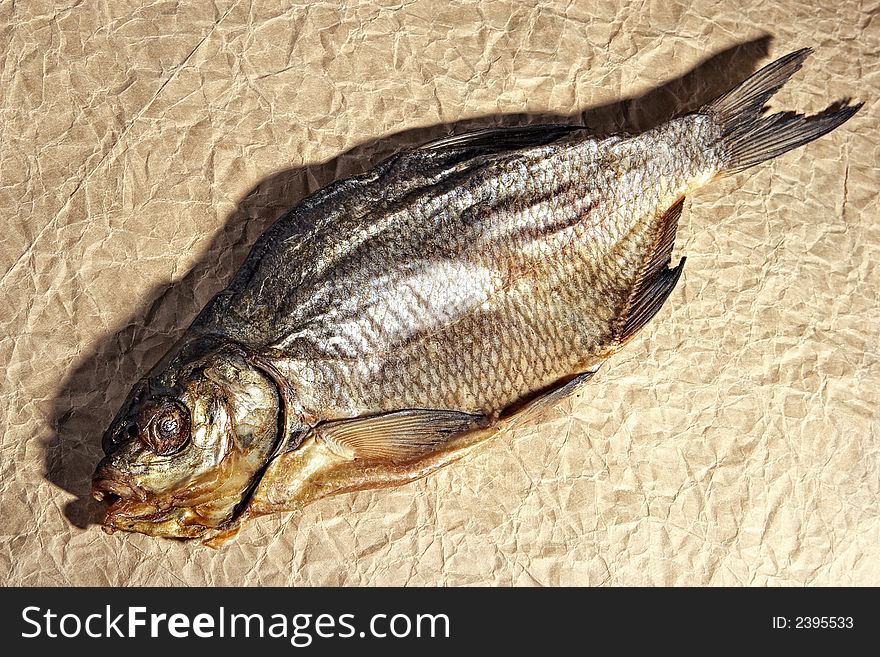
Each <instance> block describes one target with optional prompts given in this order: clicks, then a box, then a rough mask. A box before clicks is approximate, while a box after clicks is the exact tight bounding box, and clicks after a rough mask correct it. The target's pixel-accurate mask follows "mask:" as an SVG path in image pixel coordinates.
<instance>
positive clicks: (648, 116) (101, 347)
mask: <svg viewBox="0 0 880 657" xmlns="http://www.w3.org/2000/svg"><path fill="white" fill-rule="evenodd" d="M770 40H771V37H770V36H762V37H760V38H757V39H754V40H751V41H748V42H746V43H743V44H739V45H737V46H734V47H731V48H728V49H727V50H724V51H722V52H719V53H717V54H715V55H713V56H711V57H709V58H708V59H706V60H704V61H703V62H702V63H701V64H699V65H698V66H696V67H695V68H693V69H692V70H691V71H689V72H688V73H686V74H684V75H682V76H681V77H678V78H675V79H673V80H670V81H668V82H666V83H664V84H662V85H660V86H658V87H656V88H654V89H652V90H650V91H648V92H647V93H645V94H643V95H641V96H635V97H630V98H625V99H622V100H619V101H616V102H614V103H609V104H606V105H601V106H596V107H591V108H587V109H584V110H582V111H580V112H578V113H575V114H527V113H520V114H503V115H490V116H480V117H475V118H470V119H466V120H462V121H455V122H452V123H444V124H438V125H433V126H428V127H422V128H414V129H410V130H404V131H401V132H398V133H396V134H392V135H386V136H382V137H380V138H377V139H374V140H370V141H367V142H364V143H362V144H359V145H358V146H355V147H354V148H352V149H351V150H349V151H347V152H345V153H342V154H341V155H339V156H337V157H335V158H333V159H332V160H329V161H327V162H324V163H322V164H313V165H307V166H302V167H295V168H291V169H286V170H283V171H280V172H278V173H275V174H273V175H271V176H269V177H267V178H266V179H264V180H262V181H261V182H260V183H259V184H258V185H256V186H255V187H254V188H253V189H252V190H251V191H250V192H249V193H248V194H247V195H246V196H245V197H244V198H243V199H242V200H241V202H240V203H239V204H238V206H237V208H236V209H235V210H234V211H233V212H232V214H230V216H229V217H228V218H227V219H226V221H225V223H224V225H223V227H222V228H220V229H219V231H218V232H217V233H216V235H214V237H213V239H212V241H211V244H210V246H209V247H208V249H207V250H206V251H205V253H204V254H203V255H202V257H201V259H200V260H199V261H198V262H197V263H196V264H195V266H193V268H192V269H191V270H190V271H189V273H187V274H186V275H185V276H184V277H183V278H182V279H180V280H179V281H176V282H169V283H165V284H162V285H157V286H156V287H154V288H153V289H152V290H151V291H150V293H149V294H147V295H146V297H145V300H144V303H143V305H142V306H141V307H140V308H139V310H137V311H136V312H135V313H133V314H132V315H131V316H130V317H129V318H128V319H126V320H125V321H123V322H122V323H121V324H119V325H118V327H117V328H116V329H115V330H112V331H110V332H108V333H106V334H105V335H103V336H102V337H100V338H99V339H98V340H97V342H96V343H95V344H93V345H91V346H90V347H88V351H87V353H86V354H85V355H84V356H83V357H82V358H81V359H80V360H79V361H78V362H77V363H76V364H75V365H74V366H73V367H72V368H71V370H70V371H69V372H67V373H66V374H65V378H64V380H63V382H62V384H61V386H60V388H59V391H58V393H57V394H56V396H55V397H54V399H53V400H52V407H51V415H50V422H51V429H52V433H51V435H50V436H49V437H48V438H47V440H46V441H45V444H44V448H45V460H44V467H45V476H46V478H47V479H48V480H49V481H50V482H52V483H54V484H55V485H57V486H59V487H60V488H62V489H63V490H65V491H67V492H69V493H72V494H73V495H75V496H76V499H74V500H72V501H70V502H69V503H68V504H67V505H66V507H65V509H64V514H65V516H66V517H67V519H68V520H69V521H70V522H71V523H72V524H73V525H75V526H77V527H80V528H84V527H87V526H88V525H89V524H92V523H96V522H99V521H100V518H101V516H102V515H103V512H104V510H105V508H106V507H105V505H104V504H103V503H101V502H97V501H94V500H93V499H92V498H91V495H90V484H91V476H92V473H93V471H94V468H95V466H96V465H97V463H98V461H99V460H100V459H101V457H102V456H103V453H102V451H101V446H100V443H101V434H102V433H103V431H104V429H105V428H106V427H107V426H108V425H109V423H110V421H111V420H112V419H113V417H114V415H115V414H116V411H117V410H118V408H119V406H120V405H121V404H122V402H123V401H124V399H125V397H126V395H127V394H128V391H129V390H130V388H131V386H132V385H134V383H135V382H136V381H137V380H138V379H140V377H141V376H143V375H144V373H146V372H147V371H148V370H149V369H150V368H151V367H152V366H153V365H154V364H155V363H156V362H157V361H158V360H159V359H160V358H161V357H162V356H163V355H164V353H165V352H166V351H167V350H168V349H169V348H170V347H171V346H172V345H173V344H174V343H175V342H176V341H177V340H178V339H179V338H180V337H181V336H182V335H183V333H184V332H185V330H186V328H187V327H188V326H189V324H190V323H191V322H192V320H193V319H194V318H195V316H196V315H197V314H198V312H199V310H201V308H202V307H203V306H204V305H205V303H207V302H208V300H210V298H211V297H212V296H213V295H214V294H216V293H217V292H219V291H220V290H222V289H223V288H224V287H225V285H226V284H227V283H228V281H229V280H230V279H231V277H232V275H233V274H234V272H235V271H236V270H237V269H238V268H239V267H240V266H241V264H242V262H243V261H244V259H245V258H246V256H247V253H248V251H249V250H250V247H251V246H252V245H253V243H254V242H255V241H256V239H257V237H258V236H259V235H260V234H261V233H263V232H264V231H265V230H266V229H267V228H268V227H269V226H270V225H271V224H272V223H273V222H274V221H275V220H276V219H277V218H278V217H279V216H280V215H281V214H283V213H284V212H285V211H286V210H287V209H289V208H290V207H292V206H294V205H296V204H297V203H299V202H300V201H301V200H302V199H303V198H305V197H306V196H308V195H309V194H310V193H312V192H314V191H316V190H318V189H320V188H321V187H323V186H325V185H327V184H329V183H330V182H332V181H334V180H336V179H339V178H343V177H348V176H352V175H357V174H359V173H363V172H365V171H367V170H368V169H370V168H371V167H372V166H374V165H376V164H378V162H380V161H381V160H382V159H384V158H385V157H388V156H390V155H392V154H393V153H395V152H398V151H400V150H402V149H405V148H409V147H412V146H416V145H419V144H421V143H424V142H426V141H430V140H432V139H438V138H441V137H444V136H447V135H451V134H461V133H463V132H467V131H469V130H476V129H480V128H486V127H497V126H521V125H527V124H537V123H567V124H576V125H582V126H585V127H587V128H589V129H590V130H592V131H594V132H596V133H598V134H610V133H614V132H621V131H623V132H631V133H637V132H641V131H644V130H647V129H650V128H652V127H654V126H656V125H658V124H660V123H662V122H664V121H666V120H668V119H670V118H673V117H674V116H677V115H678V114H681V113H683V112H687V111H692V110H695V109H697V108H698V107H700V106H701V105H703V104H705V103H706V102H708V101H710V100H712V99H713V98H715V97H717V96H719V95H721V94H722V93H724V92H726V91H727V90H728V89H730V88H731V87H733V86H735V85H736V84H737V83H739V82H741V81H742V80H744V79H745V78H746V77H748V75H749V74H750V73H752V72H753V71H754V70H755V68H756V67H757V64H758V62H760V61H761V60H762V59H763V58H765V57H766V56H767V54H768V50H769V44H770Z"/></svg>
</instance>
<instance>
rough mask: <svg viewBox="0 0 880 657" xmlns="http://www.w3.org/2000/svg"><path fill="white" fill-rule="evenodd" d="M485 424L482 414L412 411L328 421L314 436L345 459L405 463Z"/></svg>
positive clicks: (317, 429) (486, 422)
mask: <svg viewBox="0 0 880 657" xmlns="http://www.w3.org/2000/svg"><path fill="white" fill-rule="evenodd" d="M486 424H488V421H487V419H486V418H485V417H484V416H482V415H471V414H469V413H461V412H458V411H445V410H423V409H410V410H404V411H395V412H393V413H386V414H384V415H373V416H369V417H358V418H353V419H350V420H336V421H332V422H325V423H324V424H321V425H318V426H317V427H316V428H315V437H316V439H317V440H318V441H320V442H323V443H324V444H325V445H327V447H329V448H330V450H331V451H333V452H334V453H336V454H338V455H339V456H343V457H345V458H351V459H373V460H382V461H391V462H394V463H405V462H407V461H412V460H414V459H418V458H420V457H422V456H424V455H426V454H429V453H431V452H436V451H440V450H442V449H443V448H444V446H446V445H447V444H448V443H449V442H450V441H451V440H452V439H453V438H454V437H455V436H457V435H460V434H462V433H464V432H466V431H469V430H471V429H476V428H480V427H483V426H485V425H486Z"/></svg>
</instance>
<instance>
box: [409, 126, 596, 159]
mask: <svg viewBox="0 0 880 657" xmlns="http://www.w3.org/2000/svg"><path fill="white" fill-rule="evenodd" d="M583 129H584V127H583V126H579V125H565V124H561V123H560V124H546V125H525V126H519V127H515V128H486V129H484V130H475V131H473V132H465V133H464V134H461V135H452V136H451V137H444V138H442V139H437V140H435V141H430V142H428V143H427V144H423V145H421V146H419V147H418V149H417V150H420V151H428V150H433V151H439V150H457V149H463V150H468V149H476V150H479V151H481V152H485V153H497V152H501V151H508V150H516V149H518V148H529V147H531V146H543V145H544V144H549V143H551V142H553V141H556V140H557V139H559V138H561V137H564V136H565V135H567V134H569V133H571V132H574V131H575V130H583Z"/></svg>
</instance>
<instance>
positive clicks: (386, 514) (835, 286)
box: [0, 0, 880, 586]
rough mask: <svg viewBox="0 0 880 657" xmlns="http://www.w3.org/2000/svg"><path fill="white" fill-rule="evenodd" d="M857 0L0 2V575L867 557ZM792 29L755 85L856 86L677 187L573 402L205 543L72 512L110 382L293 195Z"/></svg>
mask: <svg viewBox="0 0 880 657" xmlns="http://www.w3.org/2000/svg"><path fill="white" fill-rule="evenodd" d="M533 4H534V6H533ZM870 11H871V9H870V8H867V7H865V6H864V5H862V3H859V2H856V1H854V0H848V1H844V2H836V3H834V4H833V5H828V6H827V7H822V6H814V5H808V4H805V3H799V2H795V1H794V0H769V1H768V0H743V1H742V2H738V3H735V5H731V6H730V7H728V6H727V5H723V3H716V2H710V1H708V0H700V1H698V2H693V3H692V2H683V1H681V0H677V1H673V2H647V3H644V2H621V3H618V4H617V6H614V4H613V3H573V2H566V1H560V2H541V3H518V2H509V1H501V2H481V1H476V0H463V1H461V2H455V3H438V2H433V1H431V0H421V1H415V2H404V3H399V2H395V3H373V2H353V3H346V7H345V8H334V7H333V6H332V5H330V4H327V3H320V4H315V5H313V4H311V3H306V2H301V3H298V4H294V5H286V4H285V5H284V6H282V4H281V3H277V2H266V3H248V2H228V1H227V0H218V1H217V2H214V3H194V2H180V3H174V5H173V6H170V5H168V4H167V3H164V2H151V1H150V0H147V1H146V2H144V3H137V4H135V5H127V4H125V3H103V4H100V5H98V4H94V3H76V4H74V5H72V6H69V7H62V6H61V5H57V6H56V5H53V4H52V3H47V2H28V3H4V4H2V5H0V17H2V20H0V25H2V28H0V30H2V34H3V38H2V40H0V43H4V44H5V47H4V53H3V60H2V61H3V66H2V74H0V75H2V88H3V93H2V94H0V107H2V112H0V130H2V133H0V134H2V138H0V177H2V185H0V212H2V216H3V221H2V225H3V227H4V231H3V232H4V235H3V239H2V240H0V272H2V273H0V325H2V331H0V369H2V371H3V372H4V373H5V376H4V377H3V381H2V386H3V388H2V397H0V400H2V401H0V404H2V406H0V408H2V410H0V428H2V431H0V441H2V446H0V454H2V461H0V491H2V500H3V523H2V525H0V533H2V534H0V573H2V575H0V577H2V582H3V583H4V584H23V585H38V584H43V585H47V584H48V585H54V584H76V585H85V584H91V585H108V584H109V585H114V586H118V585H135V584H138V585H147V584H168V585H178V584H179V585H184V584H187V585H194V584H208V585H212V584H213V585H232V584H275V585H278V584H296V585H305V584H321V585H342V584H386V585H401V584H410V585H420V584H448V585H459V584H499V585H558V584H590V585H635V584H642V585H643V584H649V585H660V584H675V585H682V584H690V585H696V584H712V585H715V584H728V585H763V584H771V585H793V584H809V585H819V584H874V585H877V584H880V502H878V501H880V462H878V454H880V450H878V444H880V443H878V441H880V438H878V435H880V431H878V428H880V424H878V395H880V392H878V391H880V360H878V344H880V335H878V326H880V321H878V320H880V312H878V305H880V304H878V290H880V276H878V267H877V263H878V262H880V224H878V222H877V207H878V204H877V190H878V181H880V176H878V165H877V163H878V162H880V148H878V144H880V131H878V130H877V127H878V102H877V99H878V98H880V74H878V59H877V56H876V54H877V52H878V46H880V43H878V41H880V39H878V26H877V21H873V22H872V21H871V17H870V13H869V12H870ZM769 31H772V33H773V36H774V38H773V39H772V40H770V39H768V38H767V33H768V32H769ZM802 46H813V47H815V48H816V52H815V54H814V55H813V56H812V57H811V58H810V59H809V60H808V61H807V64H806V66H805V68H804V69H803V71H802V72H801V73H799V74H798V75H797V76H796V77H795V79H794V80H792V82H791V83H790V84H789V85H788V86H787V87H786V88H785V89H784V90H783V91H782V92H781V93H780V94H779V95H778V96H777V97H776V98H774V100H773V102H772V105H773V107H774V108H785V109H799V110H807V111H816V110H819V109H822V108H824V107H825V106H826V105H827V104H829V103H830V102H832V101H834V100H837V99H840V98H845V97H850V96H851V97H854V98H856V99H860V100H864V101H866V103H867V104H866V105H865V107H864V108H863V109H862V111H861V112H860V113H859V114H858V115H857V116H856V117H855V118H854V119H852V120H851V121H850V122H849V123H847V124H846V125H844V126H843V127H841V128H840V129H838V130H837V131H835V132H834V133H832V134H831V135H829V136H827V137H824V138H822V139H821V140H819V141H818V142H816V143H814V144H811V145H810V146H808V147H806V148H803V149H800V150H798V151H796V152H793V153H790V154H788V155H785V156H784V157H782V158H779V159H777V160H775V161H773V162H772V163H770V164H766V165H764V166H761V167H759V168H756V169H753V170H751V171H748V172H746V173H743V174H740V175H738V176H736V177H733V178H728V179H725V180H723V181H720V182H718V183H715V184H714V185H713V186H711V187H709V188H706V189H705V190H703V191H700V192H698V193H696V194H694V195H693V196H692V198H691V199H689V201H688V202H687V204H686V206H685V211H684V216H683V218H682V221H681V226H680V231H679V238H678V242H677V246H676V256H677V255H679V254H686V255H687V256H688V262H687V266H686V268H685V272H684V276H683V280H682V282H681V283H679V286H678V288H677V289H676V291H675V293H674V294H673V295H672V297H671V299H670V300H669V302H668V303H667V304H666V305H665V307H664V308H663V310H662V312H661V313H660V314H659V316H658V317H657V318H656V319H655V320H654V321H653V322H652V323H651V324H650V325H649V327H648V328H647V329H646V330H645V331H644V332H643V333H642V334H641V335H640V336H639V337H638V338H637V339H636V340H635V341H633V342H632V343H631V344H630V345H629V346H628V347H627V348H626V349H625V350H624V351H623V352H621V353H620V354H618V355H616V356H615V357H614V358H612V359H611V361H610V362H609V363H607V364H606V366H605V367H604V368H603V369H602V371H601V372H600V373H599V374H598V375H597V376H596V377H595V378H594V379H593V381H592V382H591V383H590V384H589V386H588V387H587V389H586V390H585V393H584V394H583V395H581V397H580V398H579V399H577V400H570V401H566V402H564V403H563V404H561V405H560V406H559V407H558V408H557V409H555V410H554V411H552V412H551V413H550V414H549V415H548V416H547V417H545V419H544V420H543V421H541V422H539V423H531V424H527V425H526V426H524V427H522V428H521V429H518V430H517V431H516V432H515V433H513V434H510V435H507V436H504V437H502V438H500V439H498V440H496V441H494V442H493V443H491V444H490V445H488V446H487V447H485V448H484V449H482V450H481V452H480V453H478V454H477V455H475V456H474V457H472V458H470V459H468V460H467V461H465V462H461V463H458V464H455V465H452V466H450V467H448V468H446V469H445V470H443V471H441V472H439V473H437V474H435V475H433V476H431V477H430V478H429V479H426V480H423V481H420V482H417V483H414V484H410V485H407V486H404V487H402V488H398V489H393V490H382V491H377V492H362V493H357V494H350V495H344V496H340V497H337V498H332V499H327V500H325V501H322V502H319V503H317V504H314V505H313V506H311V507H309V508H307V509H306V510H305V511H304V512H302V513H300V514H297V515H293V514H288V515H281V516H275V517H270V518H263V519H259V520H257V521H254V522H251V523H249V524H247V525H246V526H245V528H244V530H243V531H242V533H241V534H240V536H239V538H238V539H237V540H236V541H235V542H233V543H231V544H229V545H228V546H226V547H224V548H223V549H222V550H220V551H213V550H211V549H208V548H205V547H201V546H199V545H198V544H197V543H183V542H176V541H169V540H161V539H156V538H150V537H147V536H141V535H134V534H121V533H119V534H115V535H112V536H109V535H107V534H105V533H103V532H102V531H100V530H99V529H98V527H97V526H96V525H95V524H94V522H95V521H96V520H97V519H98V518H99V516H100V514H101V512H102V510H103V507H102V505H101V504H99V503H97V502H94V501H92V500H90V499H89V497H88V485H89V477H90V475H91V473H92V470H93V468H94V466H95V464H96V462H97V461H98V460H99V458H100V456H101V450H100V446H99V443H100V435H101V432H102V431H103V429H104V428H105V427H106V425H107V424H108V423H109V421H110V419H111V418H112V416H113V415H114V413H115V411H116V409H117V408H118V406H119V404H120V403H121V402H122V400H123V398H124V396H125V394H126V392H127V391H128V389H129V387H130V386H131V385H132V383H133V382H134V381H135V380H137V379H138V378H139V377H140V376H141V375H142V374H143V373H144V372H145V370H146V369H148V368H149V366H150V365H151V364H152V363H153V362H154V361H155V360H157V359H158V358H159V357H160V356H161V355H162V354H163V353H164V352H165V350H166V349H168V347H169V346H170V345H171V344H172V343H173V342H174V341H175V339H176V337H177V336H179V335H180V334H181V332H182V331H183V330H184V329H185V327H186V326H187V325H188V324H189V322H190V321H191V320H192V318H193V317H194V316H195V314H196V313H197V312H198V310H199V309H200V308H201V307H202V305H203V304H204V303H205V302H207V301H208V299H209V298H210V297H211V296H212V295H213V294H214V293H216V292H217V291H219V290H220V289H222V287H223V286H224V285H225V283H226V281H228V279H229V278H230V276H231V274H232V273H233V272H234V271H235V269H236V268H237V266H238V265H239V264H240V263H241V261H242V259H243V258H244V256H245V255H246V253H247V250H248V248H249V246H250V245H251V244H252V243H253V242H254V240H255V239H256V237H257V236H258V235H259V234H260V233H261V232H262V231H263V230H264V229H265V228H266V227H267V226H269V225H270V223H271V222H272V221H273V220H274V219H275V218H277V217H278V216H279V215H280V214H281V213H282V212H283V211H284V210H285V209H286V208H288V207H289V206H291V205H293V204H295V203H296V202H298V201H299V200H300V199H302V198H303V197H304V196H305V195H306V194H308V193H310V192H312V191H314V190H316V189H318V188H319V187H321V186H322V185H324V184H326V183H328V182H330V181H332V180H334V179H336V178H339V177H343V176H348V175H352V174H355V173H359V172H361V171H364V170H365V169H367V168H369V167H370V166H372V165H373V164H375V163H377V162H378V161H379V160H381V159H382V158H383V157H385V156H387V155H389V154H391V153H393V152H395V151H396V150H399V149H400V148H403V147H406V146H410V145H414V144H417V143H419V142H422V141H426V140H428V139H432V138H436V137H439V136H442V135H446V134H450V133H452V132H461V131H464V130H468V129H473V128H476V127H483V126H487V125H497V124H508V125H513V124H522V123H527V122H545V121H554V120H555V121H569V122H575V123H581V124H586V125H588V126H590V127H591V128H593V129H595V130H597V131H600V132H603V131H614V130H619V129H626V130H630V131H634V130H640V129H644V128H647V127H650V126H652V125H654V124H656V123H657V122H658V121H661V120H663V119H665V118H668V117H669V116H671V115H673V114H675V113H677V112H679V111H681V110H683V109H693V108H695V107H696V106H698V105H699V104H700V103H702V102H704V101H707V100H709V99H710V98H711V97H713V96H715V95H718V94H719V93H721V92H723V91H724V90H726V89H727V88H728V87H729V86H731V85H733V84H734V83H736V82H739V81H741V80H742V79H744V78H745V77H746V76H747V75H748V74H749V73H750V72H752V71H753V70H755V69H756V68H757V67H758V66H760V65H763V64H766V63H768V62H769V61H771V59H773V58H775V57H778V56H781V55H783V54H785V53H787V52H790V51H792V50H794V49H796V48H799V47H802Z"/></svg>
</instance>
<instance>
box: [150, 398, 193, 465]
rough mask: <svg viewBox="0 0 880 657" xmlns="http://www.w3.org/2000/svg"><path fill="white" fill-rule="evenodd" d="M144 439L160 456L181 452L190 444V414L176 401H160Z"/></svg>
mask: <svg viewBox="0 0 880 657" xmlns="http://www.w3.org/2000/svg"><path fill="white" fill-rule="evenodd" d="M142 437H143V439H144V442H145V443H146V444H147V447H149V448H150V449H151V450H152V451H154V452H155V453H156V454H159V455H160V456H168V455H169V454H174V453H175V452H178V451H180V450H181V449H183V447H184V446H185V445H186V444H187V443H188V442H189V437H190V431H189V412H188V411H187V410H186V408H185V407H184V406H183V405H182V404H180V403H179V402H177V401H176V400H173V399H163V400H161V401H159V403H158V404H157V405H156V407H155V411H154V413H153V415H152V418H151V420H150V422H149V425H148V427H147V431H145V432H144V434H143V436H142Z"/></svg>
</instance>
